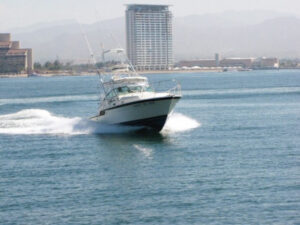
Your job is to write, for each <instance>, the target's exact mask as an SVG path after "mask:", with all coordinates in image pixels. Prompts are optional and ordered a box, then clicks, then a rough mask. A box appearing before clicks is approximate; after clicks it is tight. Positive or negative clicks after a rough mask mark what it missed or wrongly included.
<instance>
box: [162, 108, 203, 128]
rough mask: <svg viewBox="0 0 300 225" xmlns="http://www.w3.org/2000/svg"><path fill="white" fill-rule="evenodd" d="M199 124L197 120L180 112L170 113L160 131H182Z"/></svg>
mask: <svg viewBox="0 0 300 225" xmlns="http://www.w3.org/2000/svg"><path fill="white" fill-rule="evenodd" d="M199 126H201V124H200V123H198V121H196V120H194V119H192V118H190V117H188V116H185V115H183V114H181V113H172V114H171V115H170V116H169V118H168V120H167V122H166V125H165V126H164V128H163V130H162V132H183V131H187V130H191V129H195V128H197V127H199Z"/></svg>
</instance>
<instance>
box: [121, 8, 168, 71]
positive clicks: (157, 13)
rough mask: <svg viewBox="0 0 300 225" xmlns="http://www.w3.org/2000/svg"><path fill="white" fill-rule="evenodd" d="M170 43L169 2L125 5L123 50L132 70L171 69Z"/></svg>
mask: <svg viewBox="0 0 300 225" xmlns="http://www.w3.org/2000/svg"><path fill="white" fill-rule="evenodd" d="M172 42H173V41H172V13H171V12H170V11H169V6H168V5H141V4H130V5H127V10H126V49H127V55H128V58H129V60H130V61H131V63H132V64H133V66H134V67H135V69H137V70H168V69H170V68H171V67H172V66H173V46H172Z"/></svg>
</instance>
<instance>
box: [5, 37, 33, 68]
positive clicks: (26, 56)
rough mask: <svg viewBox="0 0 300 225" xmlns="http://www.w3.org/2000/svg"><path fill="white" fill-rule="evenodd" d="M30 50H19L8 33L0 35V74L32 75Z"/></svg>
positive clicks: (16, 43) (17, 43)
mask: <svg viewBox="0 0 300 225" xmlns="http://www.w3.org/2000/svg"><path fill="white" fill-rule="evenodd" d="M32 71H33V61H32V49H28V48H24V49H22V48H20V42H19V41H11V35H10V34H9V33H0V73H32Z"/></svg>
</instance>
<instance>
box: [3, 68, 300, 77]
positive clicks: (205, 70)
mask: <svg viewBox="0 0 300 225" xmlns="http://www.w3.org/2000/svg"><path fill="white" fill-rule="evenodd" d="M262 70H266V69H262ZM268 70H300V68H282V69H268ZM247 71H252V70H233V71H224V70H223V69H200V70H199V69H198V70H147V71H137V72H138V73H139V74H147V75H148V74H153V75H155V74H171V73H173V74H180V73H226V72H247ZM96 75H98V74H97V73H94V72H93V73H91V72H80V73H74V72H72V73H66V72H59V71H57V72H53V73H40V74H37V75H33V76H31V75H29V74H0V78H25V77H55V76H96Z"/></svg>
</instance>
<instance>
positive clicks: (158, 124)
mask: <svg viewBox="0 0 300 225" xmlns="http://www.w3.org/2000/svg"><path fill="white" fill-rule="evenodd" d="M167 118H168V115H163V116H156V117H151V118H146V119H141V120H133V121H128V122H125V123H121V125H127V126H141V127H150V128H152V129H154V130H156V131H158V132H159V131H161V129H162V128H163V127H164V125H165V123H166V120H167Z"/></svg>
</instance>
